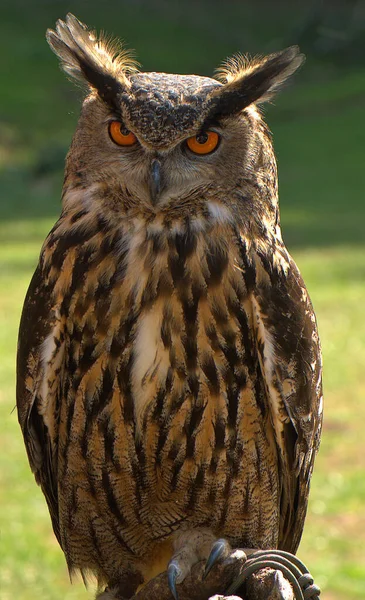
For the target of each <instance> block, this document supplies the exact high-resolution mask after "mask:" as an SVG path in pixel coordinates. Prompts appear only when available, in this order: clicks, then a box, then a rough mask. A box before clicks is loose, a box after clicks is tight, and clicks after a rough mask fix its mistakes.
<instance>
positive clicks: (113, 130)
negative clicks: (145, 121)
mask: <svg viewBox="0 0 365 600" xmlns="http://www.w3.org/2000/svg"><path fill="white" fill-rule="evenodd" d="M109 135H110V137H111V138H112V140H113V142H115V143H116V144H118V146H133V144H135V143H136V142H137V138H136V136H135V135H134V133H132V132H131V131H129V130H128V129H126V128H125V127H124V125H123V123H121V122H120V121H112V122H111V123H109Z"/></svg>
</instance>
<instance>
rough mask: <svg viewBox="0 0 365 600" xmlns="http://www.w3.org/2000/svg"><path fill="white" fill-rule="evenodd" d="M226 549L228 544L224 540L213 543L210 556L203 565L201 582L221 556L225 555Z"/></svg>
mask: <svg viewBox="0 0 365 600" xmlns="http://www.w3.org/2000/svg"><path fill="white" fill-rule="evenodd" d="M228 548H229V544H228V542H227V541H226V540H223V539H222V540H217V541H216V542H214V544H213V546H212V549H211V551H210V554H209V556H208V559H207V562H206V563H205V569H204V574H203V580H204V579H205V578H206V577H207V576H208V575H209V573H210V571H211V570H212V568H213V567H214V565H215V564H216V563H217V562H218V561H219V560H220V559H221V558H222V556H225V555H226V554H227V549H228Z"/></svg>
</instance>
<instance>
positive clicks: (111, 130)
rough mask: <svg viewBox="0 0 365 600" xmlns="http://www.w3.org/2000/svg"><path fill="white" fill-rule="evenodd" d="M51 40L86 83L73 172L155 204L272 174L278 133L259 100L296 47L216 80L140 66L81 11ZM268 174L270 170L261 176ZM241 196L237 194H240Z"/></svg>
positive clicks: (296, 57) (239, 62)
mask: <svg viewBox="0 0 365 600" xmlns="http://www.w3.org/2000/svg"><path fill="white" fill-rule="evenodd" d="M47 40H48V42H49V44H50V46H51V48H52V50H53V51H54V52H55V53H56V54H57V55H58V57H59V58H60V60H61V65H62V67H63V69H64V70H65V71H66V73H67V74H68V75H69V76H71V77H72V78H74V79H77V80H78V81H81V82H82V83H83V84H85V85H86V87H87V89H88V91H89V93H88V95H87V97H86V99H85V101H84V104H83V109H82V113H81V117H80V120H79V124H78V128H77V131H76V134H75V137H74V141H73V144H72V147H71V151H70V154H69V158H68V165H67V177H69V178H76V179H77V178H78V180H79V182H81V183H82V184H84V185H89V184H93V183H97V182H103V183H105V184H106V185H108V186H109V187H110V188H113V189H114V197H115V194H117V191H116V190H118V189H120V190H121V193H122V196H123V197H126V196H127V197H128V198H133V201H134V202H135V203H140V204H141V205H144V206H145V207H150V210H153V211H156V210H158V209H159V207H161V206H165V205H166V204H168V203H174V204H175V205H176V203H179V202H180V201H181V202H183V201H186V199H187V198H188V197H192V195H193V196H194V195H195V196H196V195H197V193H199V190H200V191H201V192H202V191H203V190H204V193H208V192H209V190H210V192H211V195H214V194H213V190H214V193H216V194H220V196H219V197H220V199H221V201H222V202H223V203H224V202H226V201H227V202H228V201H229V198H230V190H231V193H233V190H237V189H239V188H240V187H241V188H242V185H243V183H242V182H244V181H249V180H250V179H252V178H255V177H257V176H261V175H262V177H263V178H265V176H266V177H269V179H270V177H271V179H272V185H273V186H274V187H275V188H276V169H275V159H274V156H273V152H272V147H271V141H270V137H269V135H268V132H267V128H266V127H265V124H264V123H263V121H262V118H261V115H260V112H259V111H258V110H257V105H258V104H260V103H263V102H266V101H267V100H269V99H270V98H271V97H272V95H273V94H274V93H275V92H276V90H277V89H278V88H279V87H280V86H281V85H282V84H283V82H284V81H285V80H286V79H287V78H288V77H289V76H290V75H291V74H292V73H293V72H294V71H295V70H296V69H297V68H298V67H299V66H300V65H301V63H302V62H303V59H304V57H303V55H301V54H299V50H298V48H297V47H291V48H288V49H286V50H283V51H282V52H278V53H276V54H271V55H269V56H266V57H264V58H260V59H256V60H254V61H251V62H247V61H246V60H245V59H244V58H243V57H238V58H234V59H231V60H229V61H228V62H227V63H226V64H225V66H224V68H223V69H221V71H220V72H219V73H218V74H217V78H216V79H211V78H208V77H199V76H196V75H169V74H165V73H141V72H139V71H138V70H137V65H136V63H135V62H134V61H133V59H132V58H131V56H130V55H129V54H128V53H127V52H125V51H124V50H123V49H122V48H120V47H119V49H118V50H116V48H115V45H111V44H108V43H106V42H104V41H102V40H100V39H98V38H97V36H96V35H95V33H93V32H91V31H89V30H88V29H87V27H86V26H85V25H83V24H82V23H80V22H79V21H78V20H77V19H76V18H75V17H74V16H73V15H71V14H69V15H68V16H67V17H66V20H65V22H63V21H58V22H57V27H56V31H53V30H48V32H47ZM260 174H261V175H260ZM231 200H232V196H231Z"/></svg>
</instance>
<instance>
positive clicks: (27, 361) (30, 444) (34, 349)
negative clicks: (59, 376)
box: [16, 266, 61, 544]
mask: <svg viewBox="0 0 365 600" xmlns="http://www.w3.org/2000/svg"><path fill="white" fill-rule="evenodd" d="M55 321H56V317H55V315H54V314H53V312H52V308H51V306H50V290H49V289H48V288H47V286H46V285H45V284H44V280H43V277H42V273H41V268H40V266H38V267H37V269H36V271H35V273H34V275H33V278H32V281H31V283H30V286H29V289H28V292H27V295H26V298H25V302H24V307H23V312H22V317H21V321H20V328H19V338H18V353H17V388H16V396H17V409H18V419H19V423H20V426H21V428H22V432H23V436H24V442H25V446H26V449H27V454H28V459H29V464H30V466H31V469H32V471H33V473H34V476H35V479H36V481H37V483H38V484H39V485H40V486H41V488H42V491H43V493H44V495H45V497H46V500H47V504H48V508H49V512H50V515H51V519H52V525H53V529H54V532H55V534H56V537H57V539H58V541H59V543H60V544H61V539H60V532H59V521H58V493H57V464H56V457H55V454H56V453H55V444H54V442H55V440H54V439H52V435H51V433H50V429H49V426H47V420H46V418H45V416H44V415H42V411H41V385H42V380H43V372H44V363H43V360H42V348H43V345H44V343H45V340H46V339H47V337H48V336H49V335H50V334H51V332H52V330H53V327H54V324H55ZM49 408H50V410H51V411H53V414H54V415H56V414H57V407H56V406H51V407H49Z"/></svg>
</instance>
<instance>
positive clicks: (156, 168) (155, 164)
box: [150, 158, 161, 204]
mask: <svg viewBox="0 0 365 600" xmlns="http://www.w3.org/2000/svg"><path fill="white" fill-rule="evenodd" d="M150 175H151V176H150V192H151V200H152V204H155V202H156V200H157V199H158V197H159V195H160V193H161V163H160V161H159V160H158V159H157V158H154V159H153V161H152V162H151V174H150Z"/></svg>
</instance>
